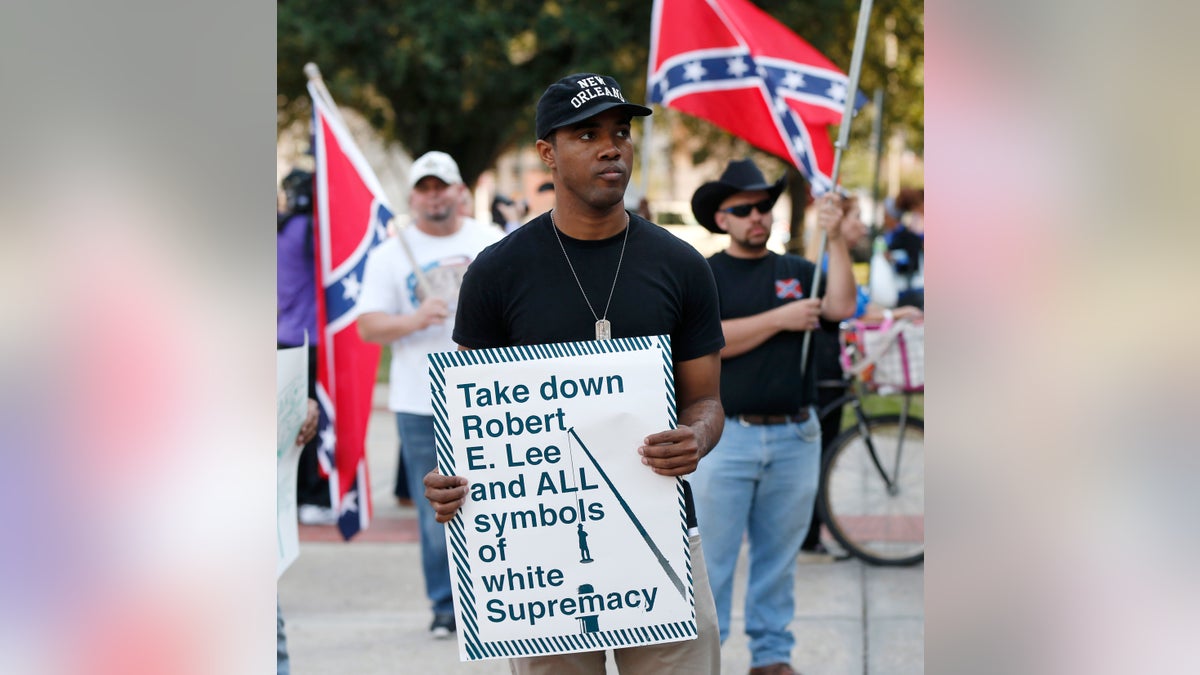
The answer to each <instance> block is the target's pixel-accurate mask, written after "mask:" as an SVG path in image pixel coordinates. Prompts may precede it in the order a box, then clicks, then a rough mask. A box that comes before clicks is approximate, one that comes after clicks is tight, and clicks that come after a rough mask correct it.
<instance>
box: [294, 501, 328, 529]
mask: <svg viewBox="0 0 1200 675" xmlns="http://www.w3.org/2000/svg"><path fill="white" fill-rule="evenodd" d="M296 511H297V514H296V515H297V517H298V518H299V520H300V523H301V524H302V525H333V524H334V523H336V522H337V514H336V513H334V512H333V509H332V508H331V507H328V506H317V505H316V504H301V505H300V508H298V509H297V510H296Z"/></svg>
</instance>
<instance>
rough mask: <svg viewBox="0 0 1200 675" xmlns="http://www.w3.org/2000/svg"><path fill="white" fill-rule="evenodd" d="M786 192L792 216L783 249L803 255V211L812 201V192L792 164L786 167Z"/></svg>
mask: <svg viewBox="0 0 1200 675" xmlns="http://www.w3.org/2000/svg"><path fill="white" fill-rule="evenodd" d="M787 194H788V198H789V199H790V200H791V201H792V216H791V221H790V222H789V223H788V234H789V237H788V240H787V243H786V244H784V250H785V251H787V252H788V253H794V254H796V255H798V256H803V255H804V212H805V210H807V209H808V205H809V204H811V203H812V194H811V193H810V192H809V190H808V181H806V180H804V175H803V174H802V173H800V170H799V169H797V168H796V167H794V166H791V165H789V166H788V169H787Z"/></svg>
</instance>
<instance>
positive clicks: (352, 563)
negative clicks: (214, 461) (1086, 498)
mask: <svg viewBox="0 0 1200 675" xmlns="http://www.w3.org/2000/svg"><path fill="white" fill-rule="evenodd" d="M386 400H387V399H386V388H383V387H382V386H381V388H380V389H378V390H377V391H376V395H375V401H376V404H377V405H381V404H382V403H383V402H384V401H386ZM367 445H368V448H367V453H368V461H369V465H370V471H371V487H372V496H373V498H372V503H373V506H374V512H375V521H374V522H373V523H372V525H371V527H370V529H368V530H367V531H366V532H364V533H362V534H360V535H359V536H358V537H356V538H355V540H354V541H353V542H351V543H349V544H346V543H341V542H340V538H339V537H337V536H336V531H335V528H333V527H318V526H301V548H300V558H299V560H297V561H296V562H295V563H293V565H292V567H291V568H290V569H288V571H287V572H285V573H284V575H283V577H282V578H281V579H280V581H279V601H280V604H281V605H282V607H283V614H284V619H285V621H286V622H287V637H288V648H289V652H290V655H291V662H292V673H294V675H343V674H353V675H374V674H376V673H379V674H383V673H387V674H389V675H390V674H399V675H407V674H413V675H415V674H418V673H419V674H422V675H423V674H425V673H432V672H437V673H439V674H442V673H445V674H454V673H476V674H488V673H507V672H509V670H508V666H507V662H506V661H503V660H500V661H478V662H473V663H460V662H459V661H458V649H457V646H456V643H455V641H454V640H453V639H450V640H433V639H431V638H430V637H429V633H428V628H429V621H430V619H431V615H430V611H429V603H428V601H427V600H426V598H425V594H424V585H423V583H422V580H421V566H420V551H419V545H418V543H417V539H416V522H415V511H414V510H413V509H411V508H402V507H400V506H398V505H397V504H396V502H395V499H394V498H393V497H392V482H393V480H394V478H395V470H396V460H397V454H396V447H397V440H396V429H395V423H394V417H393V416H392V415H391V413H388V412H387V411H386V410H383V409H377V410H375V411H374V412H373V413H372V416H371V422H370V427H369V429H368V440H367ZM745 562H746V561H745V549H744V548H743V551H742V558H741V560H740V561H739V564H738V570H737V576H738V579H737V582H736V583H735V590H734V610H733V626H732V631H731V634H730V637H729V639H728V640H727V641H726V643H725V645H724V646H723V647H722V650H721V663H722V672H724V673H745V672H747V671H748V670H749V653H748V651H747V649H746V644H747V638H746V636H745V634H744V633H743V630H744V617H743V613H742V610H741V607H742V602H743V600H742V598H743V597H744V591H745V574H746V569H745ZM795 594H796V617H795V619H794V620H793V622H792V626H791V627H792V631H793V633H794V634H795V636H796V648H795V650H794V652H793V661H792V665H793V666H794V667H795V668H796V669H797V670H798V671H799V672H802V673H804V674H805V675H849V674H852V673H853V674H863V675H907V674H910V673H922V672H924V625H925V610H924V597H923V596H924V567H923V566H917V567H912V568H899V569H891V568H879V567H871V566H869V565H865V564H863V563H861V562H859V561H857V560H848V561H842V562H836V563H808V562H805V561H803V560H802V561H801V562H800V563H799V564H798V568H797V577H796V590H795ZM609 672H616V669H615V667H612V666H611V659H610V668H609Z"/></svg>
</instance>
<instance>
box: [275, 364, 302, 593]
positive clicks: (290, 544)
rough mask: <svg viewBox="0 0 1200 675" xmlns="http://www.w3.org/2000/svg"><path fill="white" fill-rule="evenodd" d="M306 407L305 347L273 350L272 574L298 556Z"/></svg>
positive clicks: (281, 572)
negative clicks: (299, 475)
mask: <svg viewBox="0 0 1200 675" xmlns="http://www.w3.org/2000/svg"><path fill="white" fill-rule="evenodd" d="M307 409H308V346H307V345H305V346H302V347H292V348H290V349H280V350H277V351H276V352H275V435H276V438H275V462H276V464H275V467H276V468H275V519H276V521H275V539H276V544H277V549H278V556H277V563H276V566H275V577H276V578H279V576H280V575H282V574H283V572H284V570H286V569H287V568H288V565H291V564H292V562H293V561H295V560H296V558H298V557H299V556H300V533H299V529H298V527H297V525H296V472H297V470H298V469H297V467H298V465H299V463H300V450H301V449H302V448H301V446H300V445H299V444H298V443H296V436H297V435H298V434H299V433H300V426H301V425H303V424H304V416H305V414H306V412H307Z"/></svg>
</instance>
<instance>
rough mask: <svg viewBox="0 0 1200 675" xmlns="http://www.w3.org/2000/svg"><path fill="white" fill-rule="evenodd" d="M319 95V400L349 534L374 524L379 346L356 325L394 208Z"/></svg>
mask: <svg viewBox="0 0 1200 675" xmlns="http://www.w3.org/2000/svg"><path fill="white" fill-rule="evenodd" d="M308 90H309V93H310V94H311V95H312V99H313V137H314V145H315V149H316V162H317V171H316V196H315V204H314V206H315V208H314V210H313V211H314V213H315V214H316V239H315V241H316V243H317V246H316V264H317V289H318V290H317V326H318V330H320V331H321V336H320V340H319V341H318V343H317V349H318V356H317V399H318V401H317V402H318V403H319V404H320V405H321V412H322V418H323V421H324V418H326V417H327V418H328V420H329V425H327V426H326V427H325V428H324V429H323V430H322V431H321V451H320V458H321V463H322V466H323V467H324V468H325V470H326V471H328V473H329V480H330V483H331V488H332V489H331V491H332V492H334V493H335V494H334V497H335V499H334V500H333V501H334V503H333V507H334V509H335V511H336V513H337V518H338V520H337V525H338V529H339V530H340V531H341V533H342V536H343V537H344V538H346V539H350V538H351V537H353V536H354V535H355V534H356V533H358V531H359V530H363V529H366V527H367V526H368V525H369V524H370V522H371V490H370V480H369V477H368V474H367V457H366V446H365V441H366V431H367V420H368V418H369V417H370V414H371V395H372V392H373V390H374V385H375V370H376V368H377V366H378V364H379V352H380V347H379V345H376V344H370V343H366V342H363V341H362V340H361V339H360V338H359V337H358V331H357V330H356V328H355V325H354V320H355V316H356V315H355V312H354V304H355V302H356V301H357V300H358V293H359V287H360V282H361V280H362V272H363V268H364V267H365V266H366V263H367V253H369V252H370V250H371V249H372V248H374V247H375V245H376V244H378V243H379V242H381V241H383V240H384V239H386V238H387V223H388V221H389V220H391V218H392V212H391V210H390V209H388V208H387V206H386V204H385V202H384V199H383V196H382V195H383V190H382V188H381V187H380V185H379V180H378V179H377V178H376V177H375V173H374V172H373V171H371V167H370V166H368V165H367V162H366V160H365V159H364V158H363V155H362V152H360V151H359V149H358V146H357V145H355V143H354V139H353V138H351V136H350V133H349V131H348V130H347V129H346V126H345V124H344V123H343V122H342V119H341V116H340V114H339V113H338V112H337V108H336V107H335V106H334V105H333V101H332V100H329V99H328V98H326V97H328V94H327V93H326V92H325V91H324V88H323V87H318V86H316V85H314V84H313V83H309V85H308Z"/></svg>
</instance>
